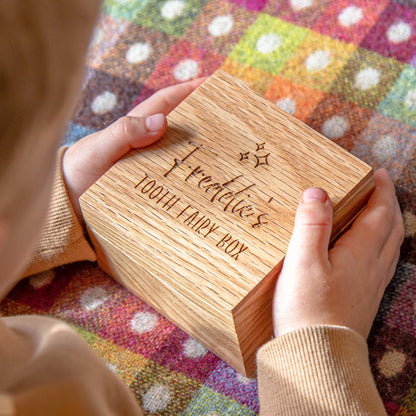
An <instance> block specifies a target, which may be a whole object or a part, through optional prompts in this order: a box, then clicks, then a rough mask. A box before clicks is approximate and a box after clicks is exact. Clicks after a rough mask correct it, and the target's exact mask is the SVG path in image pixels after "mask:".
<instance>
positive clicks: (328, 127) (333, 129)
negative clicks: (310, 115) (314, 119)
mask: <svg viewBox="0 0 416 416" xmlns="http://www.w3.org/2000/svg"><path fill="white" fill-rule="evenodd" d="M349 128H350V123H349V122H348V120H347V119H346V118H345V117H342V116H333V117H331V118H330V119H328V120H326V121H325V123H324V124H323V126H322V133H323V135H324V136H326V137H328V139H337V138H339V137H342V136H343V135H344V134H345V133H346V132H347V131H348V129H349Z"/></svg>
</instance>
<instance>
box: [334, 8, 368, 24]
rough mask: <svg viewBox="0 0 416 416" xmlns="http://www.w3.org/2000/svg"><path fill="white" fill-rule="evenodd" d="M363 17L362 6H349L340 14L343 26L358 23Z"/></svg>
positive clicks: (340, 21)
mask: <svg viewBox="0 0 416 416" xmlns="http://www.w3.org/2000/svg"><path fill="white" fill-rule="evenodd" d="M363 17H364V15H363V10H362V9H361V8H360V7H357V6H348V7H346V8H345V9H344V10H342V11H341V13H340V14H339V15H338V22H339V24H340V25H341V26H344V27H351V26H354V25H355V24H357V23H358V22H359V21H360V20H361V19H362V18H363Z"/></svg>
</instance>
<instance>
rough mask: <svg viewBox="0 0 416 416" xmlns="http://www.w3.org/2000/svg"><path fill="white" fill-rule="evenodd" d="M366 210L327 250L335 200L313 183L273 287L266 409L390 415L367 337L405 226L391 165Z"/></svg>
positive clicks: (264, 374)
mask: <svg viewBox="0 0 416 416" xmlns="http://www.w3.org/2000/svg"><path fill="white" fill-rule="evenodd" d="M375 181H376V188H375V191H374V192H373V194H372V196H371V198H370V201H369V203H368V206H367V208H366V209H365V211H364V212H363V213H362V214H361V215H360V216H359V217H358V219H357V220H356V221H355V222H354V224H353V225H352V227H351V229H350V230H349V231H348V232H347V233H346V234H344V236H343V237H341V238H340V239H339V240H338V242H337V243H336V244H335V245H334V247H333V248H332V249H331V250H329V251H328V243H329V237H330V234H331V227H332V206H331V203H330V201H329V200H328V199H327V195H326V193H325V192H323V191H322V190H319V189H312V190H308V191H307V192H306V193H305V194H304V197H303V202H301V204H300V205H299V207H298V210H297V214H296V222H295V228H294V232H293V236H292V239H291V242H290V245H289V249H288V252H287V256H286V259H285V262H284V265H283V269H282V272H281V274H280V276H279V279H278V282H277V285H276V291H275V296H274V313H273V315H274V316H273V318H274V330H275V335H276V339H274V340H273V341H271V342H270V343H268V344H266V346H264V347H263V348H262V349H261V350H260V352H259V354H258V377H259V397H260V407H261V414H262V415H276V414H278V415H280V416H287V415H346V414H348V415H364V414H365V415H384V414H386V413H385V410H384V407H383V404H382V401H381V399H380V396H379V394H378V392H377V389H376V386H375V384H374V380H373V378H372V374H371V369H370V365H369V361H368V350H367V345H366V338H367V336H368V333H369V331H370V328H371V325H372V322H373V320H374V317H375V315H376V312H377V309H378V306H379V304H380V301H381V298H382V296H383V293H384V290H385V288H386V286H387V284H388V283H389V281H390V279H391V278H392V276H393V274H394V271H395V268H396V264H397V261H398V258H399V253H400V245H401V243H402V241H403V237H404V228H403V222H402V217H401V213H400V208H399V205H398V202H397V199H396V196H395V191H394V186H393V183H392V182H391V180H390V178H389V176H388V174H387V172H386V171H385V170H379V171H377V172H376V174H375Z"/></svg>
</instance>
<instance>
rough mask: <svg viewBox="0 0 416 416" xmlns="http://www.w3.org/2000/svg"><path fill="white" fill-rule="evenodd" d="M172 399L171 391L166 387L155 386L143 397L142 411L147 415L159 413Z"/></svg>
mask: <svg viewBox="0 0 416 416" xmlns="http://www.w3.org/2000/svg"><path fill="white" fill-rule="evenodd" d="M172 398H173V395H172V391H171V390H170V388H169V387H168V386H166V385H164V384H155V385H153V386H152V387H151V388H150V389H149V390H148V391H147V392H146V393H145V394H144V395H143V409H144V410H146V411H147V412H149V413H155V412H161V411H163V410H165V409H166V407H167V405H168V404H169V403H170V402H171V401H172Z"/></svg>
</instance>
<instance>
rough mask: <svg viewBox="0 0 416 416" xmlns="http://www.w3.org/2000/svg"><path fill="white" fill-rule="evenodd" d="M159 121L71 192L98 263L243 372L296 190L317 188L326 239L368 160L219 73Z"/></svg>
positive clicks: (356, 195) (262, 318)
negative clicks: (326, 219) (77, 192)
mask: <svg viewBox="0 0 416 416" xmlns="http://www.w3.org/2000/svg"><path fill="white" fill-rule="evenodd" d="M168 124H169V128H168V131H167V133H166V134H165V136H164V137H163V139H162V140H160V141H159V142H158V143H156V144H155V145H152V146H151V147H148V148H146V149H142V150H140V151H133V152H131V153H130V154H129V155H128V156H127V157H125V158H124V159H123V160H121V161H120V162H118V163H117V164H116V165H115V166H114V167H113V168H111V169H110V170H109V171H108V172H107V173H106V174H105V175H104V176H103V177H101V178H100V179H99V180H98V181H97V182H96V183H95V184H94V185H93V186H92V187H91V188H90V189H89V190H88V191H87V192H86V193H85V194H84V195H83V196H82V197H81V206H82V211H83V215H84V217H85V220H86V222H87V225H88V226H89V228H90V230H91V233H92V235H93V239H94V244H95V245H96V246H97V248H99V250H100V254H99V259H100V260H99V261H100V264H101V265H103V267H105V269H106V270H107V271H109V272H110V273H111V274H113V276H115V277H116V278H117V279H118V280H119V281H120V282H122V283H123V284H124V285H125V286H126V287H127V288H129V289H130V290H131V291H133V292H134V293H136V294H137V295H138V296H139V297H141V298H142V299H143V300H145V301H146V302H147V303H149V304H150V305H152V306H153V307H154V308H155V309H157V310H158V311H159V312H161V313H162V314H163V315H165V316H166V317H167V318H169V319H170V320H172V321H173V322H174V323H176V324H177V325H178V326H180V327H181V328H183V329H184V330H185V331H186V332H188V333H189V334H190V335H191V336H193V337H195V338H196V339H198V340H199V341H200V342H201V343H202V344H203V345H205V346H207V347H208V348H209V349H210V350H211V351H213V352H214V353H216V354H218V356H220V357H221V358H222V359H224V360H225V361H227V362H228V363H229V364H230V365H232V366H233V367H235V368H236V369H237V370H238V371H240V372H241V373H243V374H246V375H250V374H252V373H253V371H254V369H255V352H256V350H257V349H258V348H259V346H261V345H262V344H263V343H264V342H266V341H267V340H268V339H270V337H271V336H272V324H271V300H272V293H273V288H274V283H275V280H276V276H277V274H278V271H279V268H280V266H281V263H282V261H283V258H284V254H285V252H286V249H287V245H288V242H289V239H290V235H291V231H292V227H293V221H294V213H295V211H296V207H297V204H298V202H299V200H300V199H301V196H302V193H303V191H304V190H305V189H306V188H308V187H310V186H318V187H322V188H324V189H326V190H327V192H328V194H329V196H330V198H331V200H332V202H333V204H334V230H333V238H336V237H337V236H338V235H339V234H340V233H341V231H342V230H343V228H344V227H345V226H346V225H347V224H348V223H349V222H350V221H351V219H352V218H353V217H354V216H355V215H356V214H357V213H358V212H359V211H360V210H361V209H362V208H363V206H364V205H365V203H366V201H367V199H368V196H369V194H370V193H371V191H372V189H373V187H374V181H373V173H372V169H371V168H370V167H369V166H368V165H366V164H365V163H363V162H362V161H360V160H358V159H357V158H355V157H354V156H353V155H351V154H349V153H348V152H346V151H345V150H343V149H342V148H340V147H339V146H337V145H336V144H334V143H333V142H331V141H330V140H328V139H326V138H325V137H323V136H322V135H320V134H319V133H317V132H315V131H314V130H312V129H311V128H309V127H308V126H306V125H305V124H303V123H301V122H299V121H298V120H296V119H294V118H293V117H291V116H289V115H288V114H286V113H285V112H283V111H282V110H280V109H279V108H278V107H277V106H275V105H274V104H272V103H270V102H269V101H267V100H265V99H264V98H262V97H260V96H259V95H257V94H256V93H255V92H253V91H251V90H250V89H249V88H248V87H247V86H246V85H245V84H244V83H243V82H241V81H238V80H235V79H234V78H232V77H231V76H230V75H228V74H226V73H224V72H221V71H218V72H217V73H215V74H214V75H213V76H212V77H210V78H209V79H208V80H207V81H206V82H205V83H204V84H203V85H202V86H201V87H200V88H198V89H197V90H196V91H195V92H194V93H193V94H191V95H190V96H189V97H188V98H187V99H186V100H185V101H184V102H183V103H182V104H181V105H179V106H178V107H177V108H176V109H175V110H174V111H173V112H172V113H171V114H170V115H169V116H168Z"/></svg>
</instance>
